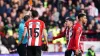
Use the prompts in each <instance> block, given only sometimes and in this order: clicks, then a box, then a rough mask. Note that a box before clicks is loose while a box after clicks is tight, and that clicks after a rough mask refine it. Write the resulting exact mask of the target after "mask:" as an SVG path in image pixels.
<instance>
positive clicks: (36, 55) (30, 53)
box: [27, 46, 41, 56]
mask: <svg viewBox="0 0 100 56" xmlns="http://www.w3.org/2000/svg"><path fill="white" fill-rule="evenodd" d="M27 56H41V47H40V46H28V47H27Z"/></svg>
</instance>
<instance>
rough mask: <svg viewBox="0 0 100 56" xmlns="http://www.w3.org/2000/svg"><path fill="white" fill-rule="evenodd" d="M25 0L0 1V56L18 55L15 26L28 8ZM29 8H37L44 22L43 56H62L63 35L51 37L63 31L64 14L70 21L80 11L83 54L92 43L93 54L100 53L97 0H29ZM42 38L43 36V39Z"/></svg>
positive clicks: (99, 14)
mask: <svg viewBox="0 0 100 56" xmlns="http://www.w3.org/2000/svg"><path fill="white" fill-rule="evenodd" d="M29 3H30V2H29V0H0V54H3V55H0V56H4V55H6V54H9V55H12V56H18V54H16V53H17V43H18V31H19V30H18V27H19V24H20V21H21V19H23V17H24V16H25V14H27V13H28V11H29ZM30 4H31V5H32V7H31V8H32V9H34V10H37V11H38V13H39V16H40V18H39V19H40V20H42V21H44V22H45V25H46V31H47V33H48V41H49V49H48V53H47V52H45V53H44V56H50V55H52V56H53V55H54V56H55V55H60V56H64V52H65V50H66V46H67V44H66V40H67V39H66V38H65V37H62V38H60V39H57V40H53V41H52V38H53V37H56V36H57V35H58V34H59V33H60V32H62V31H64V29H65V27H66V24H65V19H66V18H67V17H70V18H72V20H73V21H74V23H75V22H76V21H77V15H78V14H79V13H84V14H86V15H87V19H88V22H87V24H86V25H84V27H83V33H85V34H84V35H82V36H81V42H80V44H81V46H82V49H83V55H85V53H86V52H87V51H88V48H90V47H91V46H93V48H94V51H95V52H96V55H99V53H98V52H100V6H99V5H100V0H32V2H31V3H30ZM43 40H44V39H43Z"/></svg>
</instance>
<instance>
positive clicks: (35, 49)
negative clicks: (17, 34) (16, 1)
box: [20, 10, 48, 56]
mask: <svg viewBox="0 0 100 56" xmlns="http://www.w3.org/2000/svg"><path fill="white" fill-rule="evenodd" d="M32 16H33V19H30V20H28V21H27V22H26V23H25V29H24V33H23V36H22V40H23V38H24V36H25V34H26V32H28V46H27V56H41V46H42V37H43V36H44V39H45V41H46V43H47V45H48V41H47V33H46V31H45V23H44V22H43V21H41V20H39V19H38V12H37V11H35V10H34V11H32ZM22 40H21V41H22ZM20 43H21V42H20Z"/></svg>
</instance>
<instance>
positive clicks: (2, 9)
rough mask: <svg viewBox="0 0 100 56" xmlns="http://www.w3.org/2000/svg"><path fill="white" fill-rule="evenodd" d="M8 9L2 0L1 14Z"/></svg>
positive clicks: (0, 3)
mask: <svg viewBox="0 0 100 56" xmlns="http://www.w3.org/2000/svg"><path fill="white" fill-rule="evenodd" d="M5 10H6V7H5V3H4V0H0V15H2V14H3V13H4V12H5Z"/></svg>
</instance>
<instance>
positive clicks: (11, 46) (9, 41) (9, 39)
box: [1, 33, 17, 53]
mask: <svg viewBox="0 0 100 56" xmlns="http://www.w3.org/2000/svg"><path fill="white" fill-rule="evenodd" d="M1 41H2V44H3V45H4V46H6V47H7V49H8V50H9V52H10V53H16V51H17V49H16V47H17V43H16V40H15V39H14V37H13V36H10V35H9V34H8V33H7V34H6V36H5V37H3V38H1Z"/></svg>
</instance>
